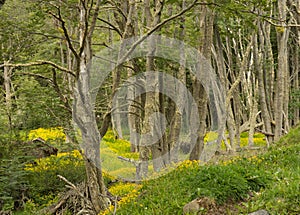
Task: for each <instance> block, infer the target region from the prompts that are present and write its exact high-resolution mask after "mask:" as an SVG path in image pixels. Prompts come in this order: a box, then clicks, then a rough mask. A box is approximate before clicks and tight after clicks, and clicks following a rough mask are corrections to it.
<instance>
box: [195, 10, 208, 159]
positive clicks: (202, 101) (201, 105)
mask: <svg viewBox="0 0 300 215" xmlns="http://www.w3.org/2000/svg"><path fill="white" fill-rule="evenodd" d="M213 23H214V12H213V11H212V10H211V9H209V8H208V7H207V6H202V8H201V15H200V29H201V30H200V32H201V33H202V35H200V47H199V50H200V52H201V54H202V55H203V56H204V57H205V58H206V60H207V61H208V62H211V48H212V42H213V41H212V39H213ZM204 72H206V71H200V73H204ZM193 97H194V98H195V102H196V103H197V104H198V111H199V129H198V131H197V141H196V144H195V147H194V148H193V149H192V151H191V154H190V160H199V159H200V155H201V153H202V151H203V148H204V137H205V133H206V117H207V113H208V109H207V102H208V97H207V92H206V91H205V89H204V87H203V85H202V83H201V82H200V80H197V78H195V79H194V82H193ZM191 117H193V116H191Z"/></svg>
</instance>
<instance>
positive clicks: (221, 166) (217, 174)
mask: <svg viewBox="0 0 300 215" xmlns="http://www.w3.org/2000/svg"><path fill="white" fill-rule="evenodd" d="M299 182H300V127H298V128H296V129H293V130H291V131H290V133H289V134H288V135H286V136H285V137H283V138H282V139H281V140H280V141H279V142H278V143H276V144H274V145H273V146H272V147H271V148H270V149H269V150H268V151H267V152H265V153H261V154H257V155H253V156H250V157H247V158H245V157H239V156H235V157H232V158H231V159H230V160H227V161H222V162H219V163H218V164H212V165H205V164H204V165H200V166H199V165H198V163H196V162H190V161H187V162H184V163H182V164H181V165H180V167H179V168H177V169H176V170H174V171H172V172H171V173H169V174H167V175H165V176H163V177H160V178H158V179H154V180H150V181H146V182H144V183H142V185H141V186H139V187H138V188H137V190H136V189H135V190H134V191H133V192H131V193H130V194H128V195H127V196H124V197H123V199H122V200H121V201H120V202H119V203H118V206H119V208H118V210H117V214H149V215H150V214H182V210H183V207H184V205H185V204H187V203H188V202H190V201H192V200H193V199H195V198H198V199H200V202H201V199H202V200H203V201H202V204H203V205H201V206H200V212H199V214H248V213H249V212H252V211H256V210H258V209H265V210H267V211H269V213H270V214H280V215H283V214H289V215H292V214H294V215H296V214H300V186H299ZM140 187H141V188H140ZM120 189H121V188H120ZM111 190H113V191H114V192H115V193H117V192H116V191H115V190H116V189H111ZM205 197H209V198H205ZM106 214H112V212H107V213H106Z"/></svg>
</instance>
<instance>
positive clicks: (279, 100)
mask: <svg viewBox="0 0 300 215" xmlns="http://www.w3.org/2000/svg"><path fill="white" fill-rule="evenodd" d="M286 7H287V5H286V0H281V1H278V18H279V20H286ZM288 35H289V29H288V28H285V27H279V28H277V47H278V59H277V60H278V67H277V77H276V90H275V101H274V102H275V111H274V115H275V137H274V138H275V139H274V140H275V141H277V140H279V138H280V137H281V136H282V129H283V113H284V101H285V98H284V96H286V94H285V89H284V88H285V86H286V81H287V75H288V61H287V58H288V50H287V42H288ZM285 114H286V115H287V113H285Z"/></svg>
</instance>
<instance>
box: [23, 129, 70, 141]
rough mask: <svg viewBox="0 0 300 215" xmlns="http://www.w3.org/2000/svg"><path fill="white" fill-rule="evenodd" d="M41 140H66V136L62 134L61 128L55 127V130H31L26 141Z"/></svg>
mask: <svg viewBox="0 0 300 215" xmlns="http://www.w3.org/2000/svg"><path fill="white" fill-rule="evenodd" d="M38 137H40V138H43V139H44V140H46V141H51V140H58V139H60V140H66V135H65V133H64V132H63V128H62V127H55V128H38V129H34V130H31V131H30V132H29V134H28V139H29V140H32V139H35V138H38Z"/></svg>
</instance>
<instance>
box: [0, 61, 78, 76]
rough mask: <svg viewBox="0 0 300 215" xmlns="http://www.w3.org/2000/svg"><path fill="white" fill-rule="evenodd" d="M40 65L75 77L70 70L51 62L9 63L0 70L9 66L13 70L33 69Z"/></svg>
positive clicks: (2, 65) (0, 66)
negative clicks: (48, 66)
mask: <svg viewBox="0 0 300 215" xmlns="http://www.w3.org/2000/svg"><path fill="white" fill-rule="evenodd" d="M40 65H50V66H52V67H54V68H56V69H58V70H60V71H62V72H66V73H68V74H70V75H72V76H73V77H75V74H74V73H73V72H72V71H71V70H68V69H67V68H65V67H62V66H59V65H57V64H56V63H53V62H51V61H44V60H38V61H36V62H30V63H20V64H11V63H7V64H1V65H0V68H2V67H5V66H8V67H13V68H18V67H31V66H40Z"/></svg>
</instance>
